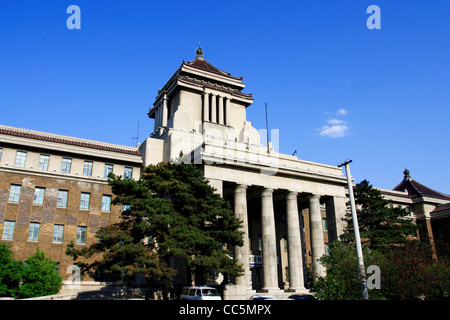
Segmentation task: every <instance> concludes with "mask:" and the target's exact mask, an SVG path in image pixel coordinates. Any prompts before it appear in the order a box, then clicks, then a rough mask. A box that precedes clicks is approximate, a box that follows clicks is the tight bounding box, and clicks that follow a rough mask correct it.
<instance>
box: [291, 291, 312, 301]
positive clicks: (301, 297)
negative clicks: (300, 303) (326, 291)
mask: <svg viewBox="0 0 450 320" xmlns="http://www.w3.org/2000/svg"><path fill="white" fill-rule="evenodd" d="M289 299H291V300H309V301H311V300H317V299H316V298H315V297H314V296H313V295H312V294H300V293H298V294H292V295H290V296H289Z"/></svg>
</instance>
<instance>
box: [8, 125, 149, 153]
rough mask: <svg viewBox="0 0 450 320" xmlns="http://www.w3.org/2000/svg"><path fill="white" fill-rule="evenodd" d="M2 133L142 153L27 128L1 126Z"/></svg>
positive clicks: (114, 150) (112, 150)
mask: <svg viewBox="0 0 450 320" xmlns="http://www.w3.org/2000/svg"><path fill="white" fill-rule="evenodd" d="M0 134H6V135H10V136H16V137H22V138H28V139H35V140H41V141H49V142H55V143H62V144H67V145H73V146H78V147H85V148H92V149H97V150H104V151H111V152H119V153H125V154H131V155H137V156H138V155H140V154H139V152H138V151H137V150H136V149H131V148H130V149H127V148H125V147H123V148H122V147H120V146H114V145H108V144H101V143H97V142H94V141H89V140H77V139H75V138H70V137H64V136H54V135H50V134H45V133H37V132H30V131H27V130H21V129H15V128H5V127H0Z"/></svg>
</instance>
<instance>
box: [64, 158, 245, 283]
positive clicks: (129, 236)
mask: <svg viewBox="0 0 450 320" xmlns="http://www.w3.org/2000/svg"><path fill="white" fill-rule="evenodd" d="M109 183H110V185H111V186H112V191H113V193H114V195H115V197H114V199H113V204H116V205H123V206H126V207H125V208H126V210H125V211H124V212H123V213H122V216H121V221H120V222H119V223H117V224H113V225H110V226H108V227H106V228H100V229H99V231H98V232H97V234H96V236H97V237H98V238H99V242H98V243H95V244H93V245H91V246H89V247H87V248H83V249H81V250H76V249H75V248H74V245H73V244H72V245H69V247H68V250H67V253H68V254H70V255H72V256H73V257H74V259H76V260H78V259H79V258H80V257H82V258H94V256H96V257H97V260H96V261H94V262H92V261H91V262H89V260H86V259H84V261H83V262H82V267H83V270H90V271H91V272H93V271H95V270H97V271H101V272H102V274H104V275H105V276H107V277H108V278H109V279H111V278H112V279H113V280H121V279H125V280H132V279H133V278H134V277H135V276H136V275H137V274H143V275H144V276H145V277H146V279H147V280H148V282H149V285H150V287H151V288H152V287H156V286H159V285H161V282H162V283H163V284H165V285H166V286H167V287H169V288H171V287H172V278H173V277H174V275H175V274H176V270H174V269H173V268H172V267H171V261H173V259H174V258H179V259H181V260H182V261H184V263H185V265H186V271H187V274H188V278H190V275H191V274H192V273H195V275H196V282H197V283H199V282H203V281H206V280H207V278H209V277H210V276H211V275H213V274H214V273H215V272H221V273H225V274H230V275H234V276H235V275H238V274H240V272H241V271H242V270H241V267H240V266H238V265H237V264H236V262H235V260H233V259H231V258H230V256H229V254H230V252H229V251H228V250H227V249H225V248H226V247H229V246H234V245H242V233H241V232H240V231H239V227H240V224H239V221H238V220H237V219H236V218H235V217H234V215H233V212H232V210H231V208H230V205H229V204H228V202H226V201H225V200H224V199H223V198H221V197H220V196H219V195H218V194H216V193H215V190H214V189H213V188H212V187H211V186H210V185H209V184H208V181H206V180H205V179H204V178H203V176H202V172H201V171H200V170H198V169H197V168H196V167H195V165H192V164H176V163H160V164H158V165H150V166H148V167H146V168H144V169H143V171H142V174H141V177H140V179H139V180H137V181H135V180H131V179H122V178H121V177H117V176H114V175H110V180H109ZM189 281H190V279H188V282H189Z"/></svg>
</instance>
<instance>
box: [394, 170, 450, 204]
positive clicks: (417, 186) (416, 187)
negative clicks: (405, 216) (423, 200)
mask: <svg viewBox="0 0 450 320" xmlns="http://www.w3.org/2000/svg"><path fill="white" fill-rule="evenodd" d="M403 174H404V178H403V181H402V182H400V183H399V184H398V185H397V186H396V187H395V188H394V189H393V190H396V191H404V190H406V191H407V192H408V195H409V196H410V197H411V198H414V197H420V196H425V197H432V198H438V199H443V200H449V201H450V196H449V195H446V194H444V193H441V192H438V191H436V190H433V189H431V188H428V187H427V186H424V185H423V184H421V183H419V182H417V181H415V180H414V179H413V178H411V175H410V171H409V170H408V169H405V170H404V171H403Z"/></svg>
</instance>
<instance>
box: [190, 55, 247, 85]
mask: <svg viewBox="0 0 450 320" xmlns="http://www.w3.org/2000/svg"><path fill="white" fill-rule="evenodd" d="M183 65H187V66H190V67H194V68H197V69H200V70H203V71H207V72H211V73H215V74H218V75H221V76H224V77H228V78H231V79H236V80H242V79H243V77H234V76H232V75H231V73H229V72H225V71H223V70H220V69H219V68H217V67H215V66H213V65H212V64H211V63H209V62H208V61H206V60H205V59H204V58H203V57H199V56H197V57H196V58H195V60H194V61H188V62H185V61H183Z"/></svg>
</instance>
